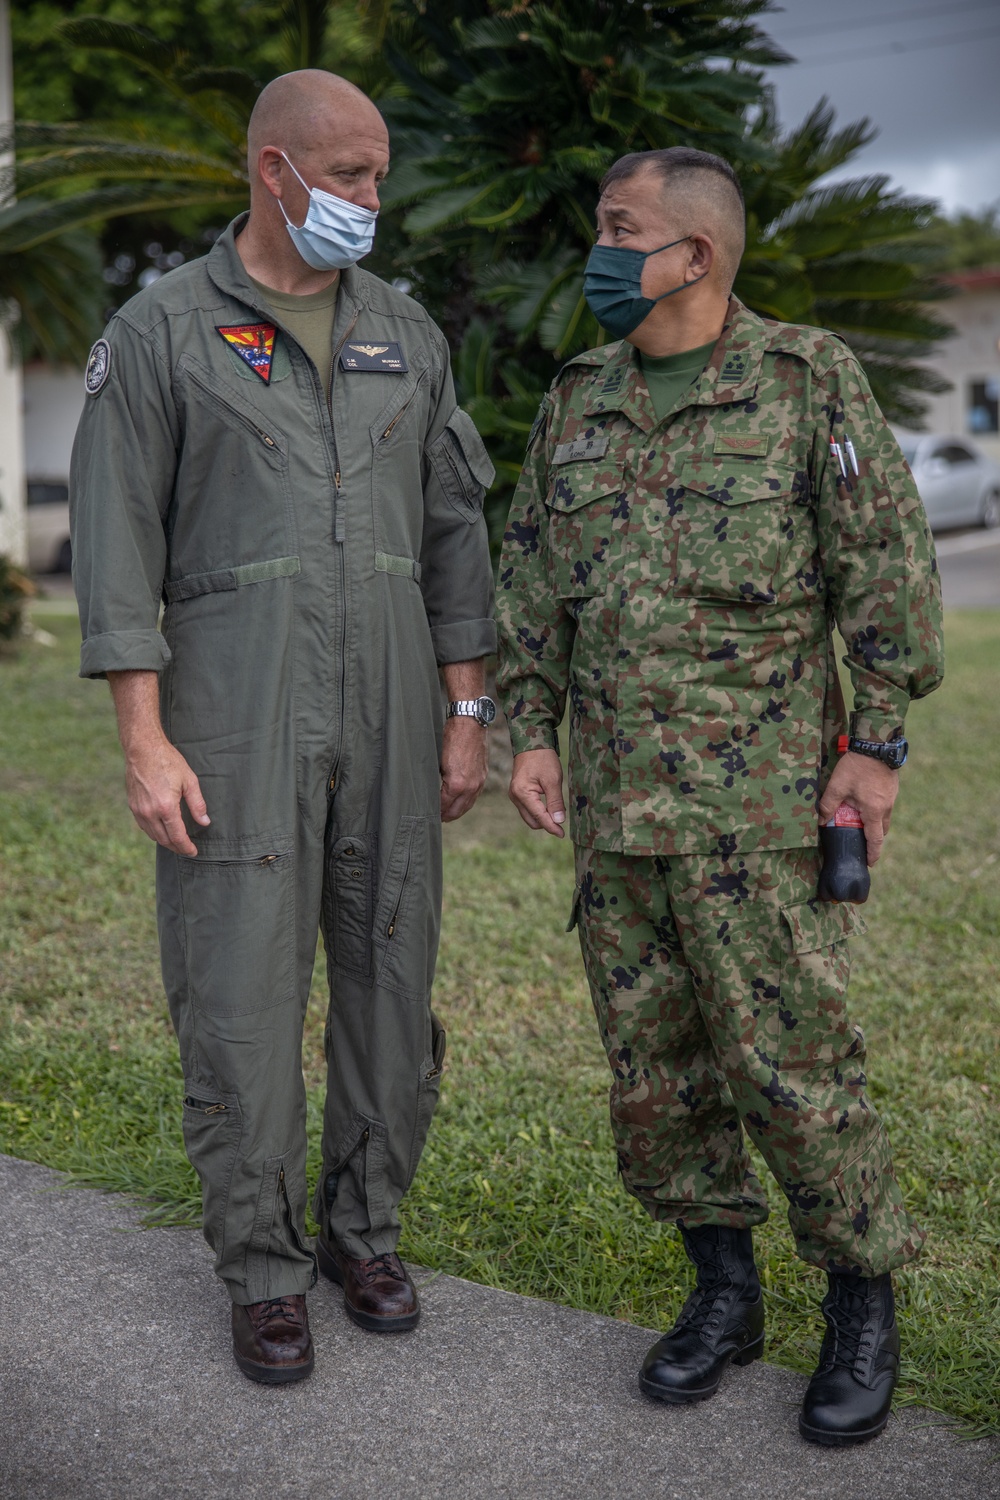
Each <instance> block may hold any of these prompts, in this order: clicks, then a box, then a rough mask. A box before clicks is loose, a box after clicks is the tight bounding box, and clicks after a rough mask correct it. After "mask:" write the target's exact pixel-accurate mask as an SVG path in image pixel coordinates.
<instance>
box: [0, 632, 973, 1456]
mask: <svg viewBox="0 0 1000 1500" xmlns="http://www.w3.org/2000/svg"><path fill="white" fill-rule="evenodd" d="M41 623H44V625H45V627H46V629H47V630H49V631H51V632H52V633H53V634H54V635H55V636H56V638H57V644H56V645H55V646H48V647H45V646H41V645H38V644H28V645H26V646H25V647H24V649H23V650H22V652H21V654H20V655H19V656H18V657H17V658H16V659H9V658H8V659H6V660H0V1150H2V1151H6V1152H9V1153H11V1154H13V1155H15V1156H22V1157H27V1158H30V1159H32V1160H35V1161H40V1162H44V1163H47V1164H48V1165H50V1166H53V1167H59V1168H62V1169H65V1170H69V1171H70V1172H72V1173H73V1174H75V1176H76V1178H77V1180H78V1181H80V1182H87V1183H90V1184H94V1185H98V1186H102V1187H108V1188H114V1189H121V1190H126V1191H130V1192H134V1193H137V1194H139V1195H141V1196H142V1197H143V1198H144V1199H145V1200H146V1201H147V1202H148V1203H149V1204H150V1205H151V1207H150V1213H151V1215H152V1216H153V1217H155V1218H156V1219H157V1220H158V1221H159V1222H161V1223H171V1224H193V1223H197V1222H198V1192H197V1186H196V1183H195V1179H194V1177H193V1174H192V1172H191V1169H190V1168H189V1166H188V1164H187V1161H186V1159H185V1157H184V1154H183V1150H182V1146H181V1138H180V1098H181V1091H180V1073H179V1068H178V1064H177V1060H176V1055H175V1046H174V1039H173V1034H172V1032H171V1030H170V1026H169V1022H168V1020H167V1015H166V1005H165V1002H164V1000H163V997H162V992H161V989H160V980H159V968H158V960H157V952H156V933H155V925H154V919H153V899H152V883H153V858H152V848H151V846H150V845H149V844H148V842H147V841H146V840H145V838H144V837H143V836H142V835H141V834H140V833H139V832H138V830H137V829H135V828H134V826H133V825H132V823H131V819H130V817H129V815H128V812H127V809H126V808H125V804H124V797H123V793H122V770H121V764H120V758H119V753H118V748H117V742H116V739H115V732H114V723H113V716H112V711H111V704H110V699H109V695H108V691H107V688H106V687H105V686H103V685H102V684H95V683H85V682H80V681H79V680H78V679H77V678H76V676H75V670H76V652H77V639H78V637H77V627H76V622H75V620H73V619H71V618H58V617H56V616H49V615H45V616H42V617H41ZM948 655H949V662H948V674H949V675H948V680H947V683H946V685H945V687H944V688H943V689H942V690H941V691H940V692H938V693H936V694H935V695H934V696H933V697H931V698H930V699H928V700H927V701H926V702H924V703H918V704H916V705H914V708H913V711H912V714H911V717H910V720H909V724H908V728H909V734H910V740H911V744H912V745H913V756H912V761H911V764H910V765H909V766H908V767H907V769H906V771H905V772H904V777H903V779H904V791H903V796H902V798H901V803H900V806H899V809H898V812H897V817H896V822H895V824H894V827H893V832H892V836H891V838H890V841H889V845H888V849H887V853H886V855H885V857H884V859H883V861H882V863H881V864H880V865H879V867H878V870H877V872H876V875H875V878H874V888H873V894H872V898H871V900H870V902H869V906H868V918H869V929H870V930H869V935H868V936H867V937H866V938H864V939H863V940H860V941H859V942H858V943H857V945H856V948H855V978H854V981H853V1010H854V1014H855V1019H857V1020H858V1021H859V1022H860V1023H861V1024H862V1025H863V1026H864V1028H865V1031H866V1034H867V1037H868V1044H869V1072H870V1075H871V1091H872V1094H873V1095H874V1098H875V1100H876V1102H877V1104H878V1107H879V1109H880V1110H881V1112H882V1113H883V1115H884V1117H885V1120H886V1122H887V1124H888V1127H889V1131H890V1134H891V1136H892V1139H893V1143H894V1146H895V1151H896V1161H897V1167H898V1171H899V1176H900V1179H901V1181H902V1183H903V1185H904V1189H905V1191H906V1193H907V1195H908V1198H909V1201H910V1203H911V1205H912V1207H913V1208H914V1209H915V1210H916V1212H917V1213H918V1215H919V1216H920V1218H921V1219H922V1221H923V1223H924V1224H925V1225H926V1226H927V1228H928V1229H929V1230H930V1235H929V1238H928V1242H927V1248H926V1251H925V1254H924V1256H923V1258H922V1259H921V1261H920V1262H919V1264H918V1265H917V1266H915V1267H914V1268H912V1269H910V1270H907V1271H905V1272H903V1273H901V1274H900V1275H899V1276H898V1278H897V1287H898V1291H899V1294H900V1301H901V1304H902V1319H903V1329H904V1372H903V1380H902V1384H901V1389H900V1398H899V1399H900V1400H901V1401H907V1402H912V1401H919V1402H922V1403H925V1404H927V1405H930V1406H932V1407H936V1408H938V1409H940V1410H942V1411H945V1412H949V1413H952V1414H954V1415H955V1416H957V1417H959V1418H961V1419H962V1420H963V1421H964V1422H965V1423H967V1424H968V1426H969V1428H970V1429H972V1430H975V1431H987V1430H995V1429H996V1427H997V1421H998V1418H997V1407H996V1396H997V1384H998V1363H1000V1356H998V1351H1000V1277H998V1272H1000V1253H998V1239H1000V1236H998V1228H997V1224H998V1216H1000V1110H998V1103H1000V1057H998V1046H997V1038H998V1030H1000V981H998V973H1000V920H998V918H1000V899H998V883H1000V841H998V832H1000V828H998V824H1000V708H998V704H1000V613H995V614H994V613H986V612H982V613H973V612H969V613H961V614H953V615H951V617H950V619H949V621H948ZM445 889H446V896H445V920H444V937H443V947H442V953H441V960H440V965H439V970H438V983H437V987H436V992H435V1009H436V1011H437V1012H438V1013H439V1015H440V1016H441V1017H442V1020H443V1021H444V1023H445V1025H446V1026H447V1028H448V1033H449V1043H448V1071H447V1073H446V1076H445V1080H444V1086H443V1091H442V1099H441V1105H440V1108H439V1110H438V1114H437V1117H436V1120H435V1124H434V1127H433V1130H432V1132H431V1139H430V1143H429V1145H428V1148H427V1151H426V1153H425V1155H424V1158H423V1162H422V1164H421V1167H420V1171H419V1174H418V1177H417V1181H416V1184H415V1186H414V1189H413V1192H412V1193H411V1195H410V1198H409V1200H408V1204H407V1209H406V1214H405V1224H406V1228H405V1239H404V1243H403V1246H402V1249H403V1251H404V1253H405V1254H406V1255H407V1256H408V1257H409V1258H411V1259H412V1260H415V1261H419V1262H421V1263H422V1264H423V1265H426V1266H432V1267H436V1268H439V1269H441V1270H444V1271H449V1272H453V1273H455V1274H457V1275H460V1276H467V1277H471V1278H473V1279H474V1280H477V1281H481V1282H485V1283H487V1284H489V1285H493V1286H498V1287H505V1288H507V1289H508V1290H511V1291H517V1292H523V1293H527V1294H529V1295H532V1296H539V1297H547V1298H551V1299H553V1300H555V1301H559V1302H565V1303H568V1304H570V1305H572V1306H574V1307H581V1308H590V1309H592V1310H594V1311H596V1312H602V1313H608V1314H611V1315H612V1316H616V1317H621V1318H627V1319H629V1320H631V1321H634V1322H638V1323H643V1324H649V1325H650V1326H654V1327H661V1328H665V1327H666V1326H667V1325H668V1324H669V1323H670V1321H671V1320H672V1318H673V1316H674V1315H675V1314H676V1312H677V1310H678V1307H679V1304H680V1302H681V1301H682V1299H683V1297H684V1295H685V1294H686V1288H687V1283H688V1270H687V1264H686V1261H685V1260H684V1257H683V1254H682V1252H681V1250H680V1244H679V1240H678V1238H677V1236H676V1235H675V1234H674V1232H673V1231H672V1230H669V1229H663V1228H660V1227H657V1226H654V1225H652V1224H650V1223H649V1222H648V1220H647V1219H646V1218H645V1216H644V1215H643V1214H642V1212H641V1211H640V1210H639V1208H638V1207H637V1206H636V1204H635V1203H633V1202H632V1201H631V1200H630V1199H627V1198H626V1197H625V1195H624V1193H623V1192H622V1191H621V1190H620V1189H619V1187H618V1185H617V1181H616V1176H615V1164H614V1154H613V1152H612V1150H611V1144H610V1133H609V1129H608V1125H607V1120H606V1097H607V1079H606V1076H605V1075H606V1064H605V1062H604V1058H603V1053H602V1051H601V1047H600V1043H599V1039H598V1037H597V1033H596V1028H595V1027H594V1024H593V1019H592V1015H591V1011H590V1002H589V998H588V996H587V992H586V988H585V984H584V980H583V973H582V968H581V964H580V956H579V950H578V947H577V942H576V937H575V934H566V933H565V932H564V931H563V928H564V927H565V922H566V917H567V914H568V911H569V904H570V896H571V891H572V873H571V851H570V849H569V848H568V847H567V846H566V845H565V844H556V843H555V841H554V840H548V839H546V840H544V841H543V838H542V836H541V835H531V834H529V833H528V831H527V830H526V829H524V828H523V827H522V826H521V824H520V823H519V821H518V819H517V817H516V815H515V814H514V813H513V811H512V809H511V808H510V807H509V805H508V804H507V802H506V800H505V799H504V798H502V797H500V796H492V797H489V798H487V799H484V801H483V802H482V803H481V804H480V806H479V807H478V808H477V809H475V811H474V812H473V813H472V814H471V815H470V816H469V817H468V818H467V819H465V820H464V821H463V822H462V823H460V824H458V825H455V826H453V827H451V828H449V829H448V830H447V837H446V887H445ZM322 1030H323V983H322V964H319V965H318V966H317V971H316V982H315V985H314V993H313V999H312V1004H311V1007H310V1014H309V1020H308V1026H307V1040H306V1052H305V1059H304V1066H305V1072H306V1079H307V1082H308V1083H309V1086H310V1100H311V1110H312V1126H313V1128H312V1154H311V1157H310V1172H311V1174H312V1175H313V1177H314V1176H315V1173H316V1171H317V1170H318V1158H317V1155H316V1148H317V1146H318V1140H319V1130H318V1121H319V1113H320V1108H321V1101H322ZM765 1180H768V1181H769V1179H767V1178H766V1175H765ZM772 1186H773V1184H772ZM772 1202H773V1208H774V1213H773V1216H772V1218H771V1220H770V1222H769V1223H768V1224H767V1225H766V1226H765V1227H764V1229H762V1230H760V1231H758V1234H757V1245H758V1256H759V1260H760V1262H761V1266H762V1276H763V1278H764V1282H765V1287H766V1291H767V1296H768V1300H769V1318H768V1349H767V1357H768V1358H769V1359H771V1360H773V1361H776V1362H777V1363H780V1364H785V1365H789V1366H791V1367H793V1368H795V1369H799V1370H808V1369H810V1368H811V1366H812V1364H813V1362H814V1360H815V1355H816V1351H817V1348H818V1345H819V1339H820V1334H821V1325H820V1320H819V1317H818V1312H817V1304H818V1301H819V1298H820V1296H821V1295H822V1291H823V1287H824V1278H823V1277H822V1276H821V1275H820V1274H819V1273H818V1272H816V1271H814V1270H812V1269H811V1268H809V1267H806V1266H803V1265H801V1264H800V1263H799V1262H797V1261H796V1260H795V1258H794V1256H793V1253H792V1246H791V1239H790V1235H789V1232H788V1228H787V1224H786V1223H785V1219H784V1213H783V1210H782V1205H781V1201H780V1195H779V1194H778V1193H777V1192H776V1191H775V1192H774V1194H773V1199H772Z"/></svg>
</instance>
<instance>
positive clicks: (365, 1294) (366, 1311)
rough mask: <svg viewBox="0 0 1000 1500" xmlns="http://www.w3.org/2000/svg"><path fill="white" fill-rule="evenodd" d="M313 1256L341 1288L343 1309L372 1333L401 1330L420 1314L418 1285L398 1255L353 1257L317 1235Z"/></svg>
mask: <svg viewBox="0 0 1000 1500" xmlns="http://www.w3.org/2000/svg"><path fill="white" fill-rule="evenodd" d="M316 1259H317V1261H318V1263H319V1268H320V1270H321V1271H322V1272H323V1275H324V1276H328V1277H329V1279H330V1280H331V1281H336V1282H338V1283H339V1285H340V1286H342V1287H343V1288H344V1311H345V1312H346V1313H347V1315H348V1317H349V1318H353V1319H354V1321H355V1323H358V1324H360V1326H361V1327H362V1328H369V1329H371V1330H372V1331H373V1332H374V1333H402V1332H404V1330H405V1329H407V1328H413V1327H414V1326H415V1324H416V1322H417V1319H418V1318H419V1317H420V1304H419V1303H418V1301H417V1289H416V1287H415V1286H414V1285H413V1282H412V1281H411V1280H410V1277H409V1274H408V1272H407V1270H406V1267H405V1266H404V1265H403V1262H402V1261H401V1260H400V1258H399V1256H398V1255H396V1254H395V1252H393V1253H392V1254H391V1255H373V1256H372V1257H371V1258H370V1259H368V1260H354V1259H352V1257H351V1256H349V1255H345V1254H344V1253H343V1251H342V1250H341V1249H340V1247H339V1245H336V1244H335V1243H334V1242H333V1240H328V1239H325V1238H324V1237H323V1235H320V1236H319V1237H318V1238H317V1240H316Z"/></svg>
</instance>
